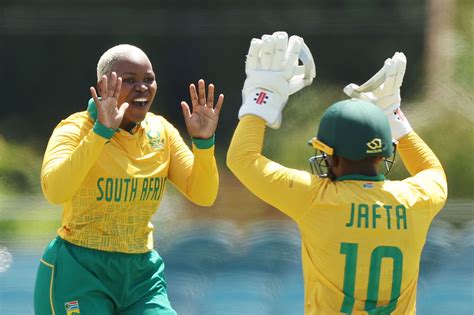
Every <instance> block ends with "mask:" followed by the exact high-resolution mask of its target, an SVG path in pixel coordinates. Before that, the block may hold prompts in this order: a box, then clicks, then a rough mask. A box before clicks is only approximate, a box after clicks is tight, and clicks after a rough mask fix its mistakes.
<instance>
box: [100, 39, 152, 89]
mask: <svg viewBox="0 0 474 315" xmlns="http://www.w3.org/2000/svg"><path fill="white" fill-rule="evenodd" d="M131 52H135V53H137V52H138V53H141V54H143V55H145V56H146V54H145V52H144V51H143V50H141V49H140V48H138V47H136V46H133V45H129V44H120V45H117V46H114V47H112V48H110V49H108V50H107V51H106V52H104V53H103V54H102V56H101V57H100V59H99V62H98V63H97V82H99V81H100V80H101V79H102V76H103V75H106V76H109V75H110V73H111V72H112V68H113V67H114V65H115V63H116V62H117V61H119V60H120V59H122V58H123V57H125V56H126V55H128V54H130V53H131Z"/></svg>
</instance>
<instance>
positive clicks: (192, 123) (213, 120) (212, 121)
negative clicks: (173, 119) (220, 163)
mask: <svg viewBox="0 0 474 315" xmlns="http://www.w3.org/2000/svg"><path fill="white" fill-rule="evenodd" d="M189 94H190V96H191V104H192V112H191V109H190V107H189V105H188V104H187V103H186V102H184V101H183V102H181V108H182V110H183V116H184V121H185V123H186V128H187V130H188V133H189V135H190V136H191V137H193V138H198V139H208V138H210V137H212V136H213V135H214V133H215V132H216V128H217V122H218V121H219V113H220V110H221V107H222V103H223V102H224V95H223V94H220V95H219V97H218V99H217V103H216V106H215V107H214V85H213V84H209V86H208V91H207V97H206V87H205V82H204V80H202V79H201V80H199V82H198V89H197V91H196V86H195V85H194V84H190V85H189Z"/></svg>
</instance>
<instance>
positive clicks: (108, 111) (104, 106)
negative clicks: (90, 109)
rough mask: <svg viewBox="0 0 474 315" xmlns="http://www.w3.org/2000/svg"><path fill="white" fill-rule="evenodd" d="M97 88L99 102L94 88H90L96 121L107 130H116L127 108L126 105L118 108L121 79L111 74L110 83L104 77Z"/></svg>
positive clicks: (113, 73)
mask: <svg viewBox="0 0 474 315" xmlns="http://www.w3.org/2000/svg"><path fill="white" fill-rule="evenodd" d="M99 86H100V89H99V93H100V96H101V99H100V100H99V97H98V96H97V92H96V90H95V88H94V87H91V88H90V91H91V94H92V98H93V99H94V102H95V104H96V106H97V120H98V121H99V123H101V124H102V125H104V126H105V127H107V128H110V129H117V128H118V127H119V126H120V124H121V123H122V120H123V115H124V114H125V111H126V110H127V108H128V106H129V104H128V103H123V104H121V105H120V107H119V106H118V98H119V96H120V90H121V89H122V78H120V77H117V73H115V72H112V74H111V76H110V81H109V80H108V78H107V76H106V75H104V76H102V79H101V80H100V82H99Z"/></svg>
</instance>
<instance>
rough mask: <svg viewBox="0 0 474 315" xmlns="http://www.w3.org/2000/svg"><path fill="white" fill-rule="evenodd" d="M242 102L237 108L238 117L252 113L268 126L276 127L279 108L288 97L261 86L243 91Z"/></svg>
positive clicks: (279, 117)
mask: <svg viewBox="0 0 474 315" xmlns="http://www.w3.org/2000/svg"><path fill="white" fill-rule="evenodd" d="M243 94H245V96H244V103H243V104H242V106H241V107H240V110H239V119H240V118H242V117H243V116H245V115H254V116H258V117H260V118H262V119H263V120H265V121H266V122H267V125H268V126H269V127H270V128H273V129H278V128H279V127H280V124H281V110H282V108H283V106H285V104H286V102H287V101H288V97H286V98H285V97H282V96H281V95H279V94H277V93H275V92H273V91H270V90H267V89H262V88H256V89H251V90H250V91H245V93H243Z"/></svg>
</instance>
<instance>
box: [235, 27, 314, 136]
mask: <svg viewBox="0 0 474 315" xmlns="http://www.w3.org/2000/svg"><path fill="white" fill-rule="evenodd" d="M298 60H301V61H302V63H303V64H302V65H301V66H299V65H298ZM245 73H246V74H247V78H246V79H245V82H244V87H243V89H242V98H243V104H242V106H241V107H240V110H239V118H242V117H243V116H246V115H253V116H258V117H260V118H262V119H264V120H265V121H266V122H267V125H268V126H269V127H271V128H274V129H278V128H279V127H280V125H281V120H282V111H283V108H284V107H285V105H286V102H287V101H288V98H289V96H290V95H291V94H294V93H296V92H298V91H299V90H301V89H302V88H304V87H306V86H308V85H310V84H311V83H312V82H313V79H314V78H315V77H316V66H315V64H314V59H313V56H312V55H311V51H310V50H309V48H308V46H307V45H306V44H305V43H304V40H303V38H301V37H299V36H296V35H293V36H291V37H290V38H288V34H287V33H286V32H275V33H273V35H263V36H262V38H261V39H258V38H254V39H252V41H251V42H250V47H249V51H248V54H247V60H246V63H245Z"/></svg>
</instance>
